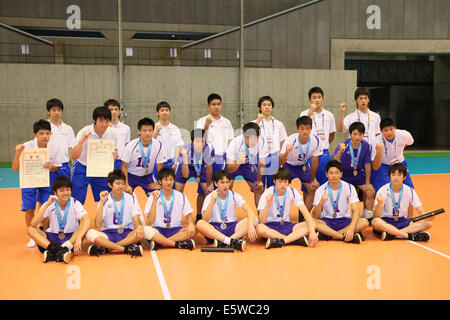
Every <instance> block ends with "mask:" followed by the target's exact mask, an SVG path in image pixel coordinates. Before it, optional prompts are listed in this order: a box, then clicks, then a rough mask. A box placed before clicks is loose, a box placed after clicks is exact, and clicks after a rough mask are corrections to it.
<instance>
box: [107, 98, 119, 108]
mask: <svg viewBox="0 0 450 320" xmlns="http://www.w3.org/2000/svg"><path fill="white" fill-rule="evenodd" d="M103 106H104V107H108V106H114V107H119V109H120V103H119V101H117V100H115V99H109V100H106V101H105V103H104V104H103Z"/></svg>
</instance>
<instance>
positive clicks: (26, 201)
mask: <svg viewBox="0 0 450 320" xmlns="http://www.w3.org/2000/svg"><path fill="white" fill-rule="evenodd" d="M33 136H34V140H30V141H27V142H25V143H24V144H18V145H17V146H16V148H15V155H14V159H13V161H12V169H13V170H14V171H17V170H19V169H20V158H21V155H22V152H23V151H24V150H25V149H38V148H48V149H49V154H50V158H49V161H48V162H46V163H44V165H43V167H44V168H45V169H47V170H49V179H50V186H51V185H52V184H53V181H54V179H55V178H56V175H57V173H58V172H59V168H60V167H61V166H62V161H63V153H62V152H61V150H62V149H61V148H60V147H59V146H58V145H57V143H56V142H50V136H51V126H50V122H48V121H45V120H39V121H37V122H35V123H34V124H33ZM20 191H21V194H22V206H21V207H22V208H21V210H22V211H24V212H25V224H26V226H27V228H28V227H29V226H30V225H31V220H32V219H33V216H34V212H35V211H38V210H39V208H40V206H41V204H43V203H44V202H46V201H47V199H48V198H49V196H51V195H52V193H53V192H52V188H51V187H42V188H22V189H21V190H20ZM34 246H36V243H35V242H34V240H33V239H30V241H29V242H28V244H27V247H29V248H33V247H34Z"/></svg>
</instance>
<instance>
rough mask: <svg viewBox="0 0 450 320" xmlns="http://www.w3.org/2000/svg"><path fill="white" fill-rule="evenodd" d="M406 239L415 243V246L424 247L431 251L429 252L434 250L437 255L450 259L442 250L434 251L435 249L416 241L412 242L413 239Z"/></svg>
mask: <svg viewBox="0 0 450 320" xmlns="http://www.w3.org/2000/svg"><path fill="white" fill-rule="evenodd" d="M407 241H408V242H409V243H412V244H415V245H416V246H419V247H422V248H424V249H426V250H428V251H431V252H434V253H436V254H438V255H440V256H443V257H444V258H447V259H450V257H449V256H448V255H446V254H443V253H442V252H439V251H436V250H434V249H431V248H428V247H425V246H424V245H421V244H420V243H417V242H414V241H411V240H407Z"/></svg>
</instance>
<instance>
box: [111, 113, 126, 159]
mask: <svg viewBox="0 0 450 320" xmlns="http://www.w3.org/2000/svg"><path fill="white" fill-rule="evenodd" d="M111 128H113V129H114V130H116V133H117V136H118V138H119V143H118V145H117V146H116V149H117V151H118V152H119V159H121V160H122V155H123V152H124V151H125V145H126V144H127V143H128V142H130V139H131V133H130V127H129V126H127V125H126V124H125V123H122V122H120V121H119V122H118V123H117V124H116V125H113V124H111Z"/></svg>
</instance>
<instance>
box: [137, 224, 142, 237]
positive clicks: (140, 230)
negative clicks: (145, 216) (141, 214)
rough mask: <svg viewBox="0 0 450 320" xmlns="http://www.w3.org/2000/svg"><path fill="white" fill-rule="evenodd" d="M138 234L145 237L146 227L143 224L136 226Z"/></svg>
mask: <svg viewBox="0 0 450 320" xmlns="http://www.w3.org/2000/svg"><path fill="white" fill-rule="evenodd" d="M136 236H137V237H138V238H143V237H144V227H143V226H137V227H136Z"/></svg>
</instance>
